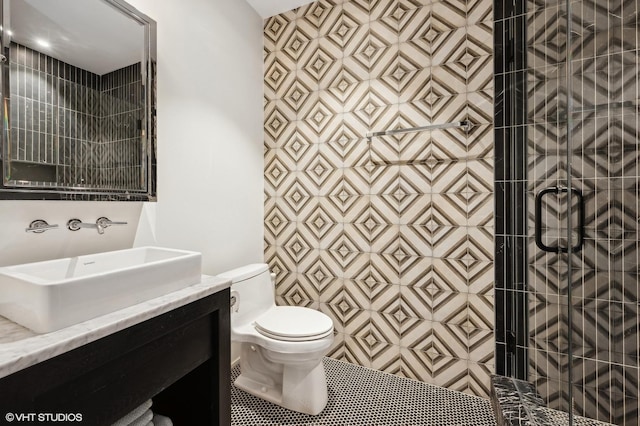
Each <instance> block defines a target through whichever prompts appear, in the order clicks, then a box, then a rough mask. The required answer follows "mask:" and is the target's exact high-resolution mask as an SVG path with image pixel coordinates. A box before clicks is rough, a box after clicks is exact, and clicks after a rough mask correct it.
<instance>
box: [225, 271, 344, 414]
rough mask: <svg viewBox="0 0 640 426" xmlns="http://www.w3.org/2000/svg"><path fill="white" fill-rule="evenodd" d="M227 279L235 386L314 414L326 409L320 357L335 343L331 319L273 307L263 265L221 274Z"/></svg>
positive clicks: (271, 278)
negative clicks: (236, 354)
mask: <svg viewBox="0 0 640 426" xmlns="http://www.w3.org/2000/svg"><path fill="white" fill-rule="evenodd" d="M219 277H222V278H224V279H228V280H231V341H232V342H239V343H240V344H241V348H240V371H241V374H240V376H239V377H238V378H237V379H236V381H235V385H236V386H237V387H238V388H240V389H242V390H244V391H246V392H249V393H251V394H253V395H255V396H257V397H260V398H263V399H265V400H267V401H270V402H272V403H274V404H277V405H280V406H282V407H285V408H288V409H290V410H293V411H299V412H301V413H306V414H312V415H316V414H318V413H320V412H321V411H322V410H323V409H324V407H325V406H326V405H327V379H326V376H325V372H324V366H323V365H322V357H323V356H324V355H325V354H326V353H327V351H328V350H329V347H330V346H331V343H332V342H333V322H332V321H331V318H329V317H328V316H326V315H325V314H323V313H322V312H319V311H316V310H314V309H309V308H302V307H294V306H276V305H275V285H274V281H275V276H273V275H272V274H270V273H269V267H268V265H266V264H253V265H247V266H243V267H241V268H238V269H234V270H232V271H228V272H224V273H222V274H220V275H219Z"/></svg>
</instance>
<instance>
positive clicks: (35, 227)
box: [24, 219, 58, 234]
mask: <svg viewBox="0 0 640 426" xmlns="http://www.w3.org/2000/svg"><path fill="white" fill-rule="evenodd" d="M57 228H58V225H49V224H48V223H47V221H46V220H42V219H36V220H34V221H33V222H31V223H30V224H29V227H28V228H25V230H24V231H25V232H33V233H34V234H42V233H43V232H44V231H48V230H50V229H57Z"/></svg>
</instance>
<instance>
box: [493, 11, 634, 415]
mask: <svg viewBox="0 0 640 426" xmlns="http://www.w3.org/2000/svg"><path fill="white" fill-rule="evenodd" d="M501 4H504V6H500V5H501ZM510 4H514V3H512V2H508V1H497V2H496V5H497V7H496V11H498V10H501V11H503V10H504V11H505V14H504V16H502V15H500V16H498V15H496V19H497V20H496V35H499V34H505V37H497V40H498V44H500V45H501V46H504V48H505V51H506V50H508V49H507V47H510V48H513V47H514V46H521V49H520V50H519V52H520V53H521V54H522V60H521V61H520V62H519V63H511V64H510V65H508V64H507V63H506V62H505V61H504V59H505V58H508V57H513V56H514V55H513V53H514V51H506V52H505V55H502V54H500V55H499V56H498V51H502V49H499V50H497V51H496V55H497V56H496V59H497V60H496V64H498V65H497V66H498V68H497V71H498V73H497V74H498V80H497V81H504V82H505V84H504V86H503V87H501V88H498V87H496V89H497V91H496V93H499V92H502V91H503V90H504V91H505V93H506V92H509V91H511V92H518V89H523V88H526V90H520V93H523V94H525V93H526V97H522V98H520V101H524V102H525V103H524V104H523V105H524V106H523V107H520V108H519V110H520V112H521V113H520V114H510V113H509V111H510V110H514V109H516V108H518V107H516V106H515V105H512V108H508V107H507V106H506V104H504V105H502V107H501V104H499V105H498V108H496V111H497V112H499V111H504V114H503V117H502V118H500V117H498V115H497V116H496V128H497V129H498V130H499V134H500V132H501V133H502V134H503V135H504V143H502V142H500V143H499V140H498V139H500V137H498V138H496V147H498V146H500V147H501V149H499V151H498V152H497V155H496V157H497V160H498V158H502V157H508V155H507V154H509V150H507V147H508V146H511V147H515V146H520V151H519V152H520V157H521V160H524V161H525V162H526V164H525V166H526V167H523V170H526V173H524V172H523V173H522V174H521V175H520V176H518V174H511V176H510V179H507V180H506V181H505V182H503V184H504V185H505V187H507V188H511V193H510V194H511V195H512V196H514V198H515V199H516V200H515V201H516V202H517V204H511V205H510V206H509V205H507V203H506V202H505V208H506V210H505V211H503V212H500V211H499V212H497V215H498V216H500V217H507V216H509V215H510V214H511V215H513V213H514V211H513V210H509V209H514V207H515V208H516V209H517V210H518V211H524V212H526V211H528V216H527V217H524V215H519V216H520V217H521V218H523V220H522V221H521V225H524V226H521V227H519V228H518V229H516V228H513V229H511V230H510V231H512V232H511V234H512V235H507V234H508V233H509V232H506V231H509V230H508V229H506V228H505V232H504V233H505V235H504V237H505V238H506V237H513V238H516V237H522V236H524V237H525V238H526V235H529V237H528V242H529V243H528V245H527V246H526V247H527V250H528V253H527V252H526V251H523V252H521V253H520V254H519V256H514V259H515V260H516V262H515V263H518V264H519V266H518V267H517V268H516V269H519V270H520V273H519V274H518V276H520V277H524V278H525V279H526V287H512V288H508V287H509V283H508V282H502V283H499V286H498V287H499V288H498V290H497V293H499V294H500V293H504V294H505V295H506V296H505V298H507V297H514V296H517V295H518V294H520V295H524V296H526V298H527V299H526V300H527V302H526V305H524V306H519V307H518V308H519V309H518V310H517V311H515V312H513V314H514V316H515V318H522V317H523V316H524V317H525V323H527V322H528V330H526V329H525V330H524V332H525V333H526V334H525V335H524V338H523V339H522V338H519V339H517V340H518V342H517V348H516V350H526V351H527V352H528V357H525V358H524V362H525V364H528V365H525V373H526V374H527V375H528V379H529V380H530V381H531V382H532V383H534V384H535V385H536V389H537V390H538V392H539V393H540V394H541V395H542V397H543V398H544V399H545V401H546V402H547V404H548V405H549V406H550V407H552V408H558V409H563V410H574V412H575V413H577V414H579V415H583V416H587V417H591V418H595V419H598V420H602V421H607V422H611V423H614V424H617V425H625V426H633V425H637V424H638V422H639V417H638V411H639V410H638V407H639V403H638V393H639V380H638V377H639V365H640V364H639V362H640V359H639V355H638V347H639V346H638V336H639V334H638V331H639V329H638V327H639V325H638V318H639V308H638V306H639V301H638V282H639V277H638V264H639V257H638V244H639V242H638V241H639V235H640V234H639V230H640V228H639V224H638V217H639V216H638V211H639V210H638V209H639V207H640V204H639V201H638V193H639V190H640V187H639V178H640V173H639V166H640V155H639V154H640V150H639V148H638V138H639V133H638V124H639V122H638V117H639V112H638V107H637V105H638V100H639V97H640V95H639V91H638V75H639V69H638V55H639V53H640V49H639V47H638V40H637V34H638V13H639V12H640V10H638V7H639V6H638V2H634V1H609V2H604V1H600V0H581V1H572V2H571V3H570V6H571V14H570V22H571V28H570V30H571V31H570V34H571V43H567V38H568V31H567V11H566V4H565V2H556V1H548V2H545V1H530V2H521V3H520V4H519V5H518V7H516V8H515V9H514V10H509V9H510V6H509V5H510ZM510 27H511V28H518V27H520V28H524V29H525V30H524V31H522V32H520V33H517V32H515V33H513V32H512V40H511V41H509V36H508V34H509V31H508V28H510ZM567 48H568V49H570V52H567ZM567 53H570V56H569V57H570V58H571V60H572V62H571V67H572V68H571V69H572V72H570V73H569V74H570V75H571V78H569V80H568V81H567V66H568V64H567V57H568V55H567ZM517 54H518V51H517V49H516V55H517ZM501 66H504V67H503V68H500V67H501ZM568 89H570V91H569V90H568ZM569 93H570V94H571V103H569V102H568V94H569ZM507 98H508V97H507V96H505V99H507ZM516 103H517V102H516ZM568 117H570V118H571V121H570V122H569V126H568V125H567V118H568ZM568 131H570V137H569V136H568V133H567V132H568ZM503 149H504V150H503ZM503 154H504V155H503ZM511 154H513V152H511ZM568 156H569V158H570V161H571V164H570V167H568V163H567V158H568ZM513 157H514V156H513V155H512V158H513ZM515 157H517V156H515ZM497 162H498V163H502V161H497ZM508 163H509V162H508V158H506V159H505V161H504V167H506V168H508V167H509V166H508ZM569 169H570V172H571V177H572V178H571V181H572V185H573V187H574V188H577V189H579V190H580V191H581V192H582V194H583V197H584V208H585V226H584V230H585V239H584V244H583V246H582V248H581V249H580V250H579V251H577V252H576V253H574V254H573V256H572V258H571V262H570V261H569V258H568V256H567V255H566V254H560V255H558V254H550V253H546V252H544V251H542V250H540V249H539V248H538V247H537V246H536V244H535V243H534V238H533V236H534V226H533V218H534V198H535V195H536V194H537V193H538V192H539V191H540V190H541V189H543V188H547V187H554V186H558V185H561V186H562V185H566V182H567V170H569ZM496 173H497V174H498V175H501V174H502V173H503V170H501V167H497V168H496ZM504 175H505V177H508V176H507V175H508V173H504ZM518 187H519V188H520V189H519V190H518ZM508 195H509V194H508V193H507V196H508ZM499 198H500V197H499ZM544 200H545V202H544V203H543V209H542V211H543V214H544V216H543V229H542V231H543V235H542V236H543V239H544V242H545V244H547V245H556V244H558V243H559V244H561V245H563V246H565V245H566V244H567V241H566V237H563V236H564V235H566V234H567V225H566V224H567V217H566V216H567V214H566V211H567V200H566V197H565V198H563V199H558V198H555V197H554V196H553V195H549V196H547V197H546V198H545V199H544ZM572 201H573V204H572V205H573V211H574V212H577V211H578V210H579V206H578V204H577V197H576V196H575V195H574V196H573V197H572ZM577 228H578V226H577V220H576V218H575V217H574V220H573V229H574V230H577ZM501 233H503V232H501V231H499V232H498V240H497V241H498V242H500V239H501V238H502V236H501V235H500V234H501ZM573 238H574V241H573V243H574V244H575V243H577V241H576V238H577V232H574V234H573ZM569 266H571V274H570V277H571V279H570V280H569ZM569 281H570V282H571V283H570V289H571V299H570V303H569V299H568V297H567V296H568V294H569V292H568V290H569ZM514 282H515V281H514ZM522 284H523V280H520V281H519V282H518V283H517V285H520V286H521V285H522ZM502 287H504V288H505V290H503V289H502ZM523 290H527V291H526V292H524V291H523ZM569 307H570V308H569ZM569 309H571V317H572V326H571V334H569V328H570V325H569V321H568V311H569ZM496 326H497V327H496V328H498V329H499V328H501V326H500V325H499V324H496ZM506 340H507V339H503V338H501V337H500V335H499V336H498V341H499V344H498V354H499V359H500V346H501V345H502V343H501V342H506ZM569 342H571V348H572V351H573V353H572V356H570V354H569V348H570V346H569ZM502 346H505V345H502ZM525 353H526V352H525ZM500 364H502V363H500ZM500 364H499V365H498V366H497V367H498V368H497V369H498V371H499V372H502V371H504V372H505V373H506V374H513V371H511V372H510V371H509V368H508V367H509V365H507V364H508V363H506V362H505V364H504V365H500ZM501 370H502V371H501ZM570 370H571V374H572V377H571V382H570V381H569V371H570ZM521 378H525V377H521ZM570 389H571V391H572V400H571V399H570V398H569V390H570Z"/></svg>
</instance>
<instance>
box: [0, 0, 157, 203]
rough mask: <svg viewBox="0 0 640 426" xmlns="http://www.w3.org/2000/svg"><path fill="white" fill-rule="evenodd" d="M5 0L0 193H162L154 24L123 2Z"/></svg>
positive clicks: (103, 196) (97, 196) (127, 196)
mask: <svg viewBox="0 0 640 426" xmlns="http://www.w3.org/2000/svg"><path fill="white" fill-rule="evenodd" d="M0 2H1V3H2V8H1V13H2V28H1V29H2V31H1V37H2V40H1V47H2V56H1V57H0V60H1V61H2V63H1V66H0V79H1V81H2V87H1V90H2V100H3V102H2V106H1V108H2V117H3V120H2V133H1V136H2V138H1V144H2V149H1V150H0V155H1V156H2V170H3V177H2V184H1V187H0V198H1V199H58V200H59V199H69V200H117V201H123V200H133V201H153V200H155V195H156V188H155V186H156V185H155V182H156V179H155V172H156V164H155V126H156V123H155V50H156V49H155V45H156V34H155V32H156V28H155V22H154V21H153V20H151V19H150V18H148V17H147V16H145V15H144V14H142V13H140V12H139V11H138V10H136V9H135V8H133V7H132V6H130V5H128V4H127V3H125V2H123V1H120V0H82V1H78V0H0Z"/></svg>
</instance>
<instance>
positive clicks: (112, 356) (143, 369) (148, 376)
mask: <svg viewBox="0 0 640 426" xmlns="http://www.w3.org/2000/svg"><path fill="white" fill-rule="evenodd" d="M229 378H230V338H229V289H225V290H222V291H219V292H217V293H215V294H212V295H210V296H207V297H205V298H202V299H200V300H197V301H195V302H192V303H190V304H188V305H185V306H182V307H180V308H176V309H174V310H172V311H169V312H167V313H164V314H162V315H159V316H157V317H154V318H151V319H149V320H147V321H145V322H142V323H140V324H137V325H134V326H131V327H128V328H126V329H124V330H122V331H119V332H117V333H114V334H111V335H109V336H107V337H104V338H102V339H99V340H97V341H94V342H91V343H88V344H86V345H84V346H81V347H79V348H77V349H73V350H71V351H69V352H66V353H64V354H61V355H58V356H56V357H54V358H51V359H48V360H46V361H43V362H41V363H38V364H35V365H33V366H31V367H28V368H26V369H24V370H21V371H18V372H16V373H13V374H11V375H9V376H7V377H4V378H2V379H0V411H1V413H0V424H2V423H6V424H10V423H9V422H7V419H6V418H5V417H6V416H5V415H6V413H54V414H56V413H62V414H70V413H73V414H80V415H81V416H82V421H80V422H79V421H70V422H64V421H55V422H54V423H55V424H58V425H60V424H82V425H91V426H99V425H111V424H112V423H113V422H115V421H116V420H118V419H119V418H121V417H123V416H124V415H125V414H127V413H129V412H130V411H132V410H134V409H135V408H136V407H138V406H140V405H141V404H142V403H144V402H145V401H146V400H148V399H150V398H153V406H152V407H151V409H152V410H153V412H154V413H158V414H163V415H166V416H169V417H171V419H172V420H173V422H174V424H175V425H177V426H180V425H187V426H194V425H197V426H200V425H203V426H204V425H228V424H230V421H231V415H230V407H231V403H230V385H229V383H230V380H229ZM58 418H60V417H58ZM70 419H71V420H74V419H73V418H70ZM15 423H18V424H46V423H42V422H33V423H31V422H18V421H14V422H12V424H15ZM52 424H53V423H52Z"/></svg>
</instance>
